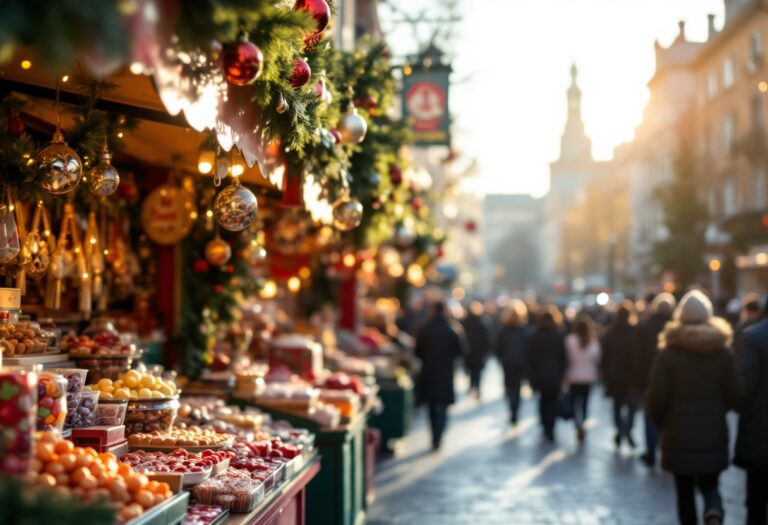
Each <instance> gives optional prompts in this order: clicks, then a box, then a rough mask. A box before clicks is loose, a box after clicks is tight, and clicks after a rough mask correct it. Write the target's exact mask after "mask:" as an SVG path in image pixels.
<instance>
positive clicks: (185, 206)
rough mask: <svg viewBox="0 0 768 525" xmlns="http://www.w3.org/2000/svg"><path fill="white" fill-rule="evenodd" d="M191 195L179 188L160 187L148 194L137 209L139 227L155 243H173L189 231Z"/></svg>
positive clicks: (190, 226) (191, 205) (193, 210)
mask: <svg viewBox="0 0 768 525" xmlns="http://www.w3.org/2000/svg"><path fill="white" fill-rule="evenodd" d="M194 215H195V205H194V202H193V196H192V195H191V194H190V193H189V192H187V191H186V190H184V189H182V188H178V187H176V186H170V185H168V184H164V185H162V186H158V187H157V188H155V189H154V190H153V191H152V193H150V194H149V195H148V196H147V198H146V200H145V201H144V204H143V205H142V207H141V225H142V227H143V228H144V232H145V233H146V234H147V237H149V238H150V240H152V242H155V243H157V244H164V245H167V244H176V243H177V242H179V241H180V240H182V239H183V238H184V237H185V236H186V235H187V234H188V233H189V230H191V229H192V223H193V222H194V218H193V217H194Z"/></svg>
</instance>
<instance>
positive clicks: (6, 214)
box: [0, 203, 21, 264]
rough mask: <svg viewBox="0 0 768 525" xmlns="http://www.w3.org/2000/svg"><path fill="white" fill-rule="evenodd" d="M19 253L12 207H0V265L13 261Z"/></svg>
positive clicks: (17, 235) (17, 234)
mask: <svg viewBox="0 0 768 525" xmlns="http://www.w3.org/2000/svg"><path fill="white" fill-rule="evenodd" d="M20 251H21V246H19V230H18V228H16V217H15V216H14V213H13V206H11V205H10V204H7V203H6V204H3V205H2V206H0V264H8V263H9V262H11V261H13V260H14V259H15V258H16V257H17V256H18V255H19V252H20Z"/></svg>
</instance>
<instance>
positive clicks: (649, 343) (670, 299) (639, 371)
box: [630, 292, 675, 467]
mask: <svg viewBox="0 0 768 525" xmlns="http://www.w3.org/2000/svg"><path fill="white" fill-rule="evenodd" d="M674 309H675V296H673V295H672V294H670V293H666V292H665V293H661V294H659V295H657V296H656V297H655V298H654V299H653V301H651V308H650V310H651V314H650V316H649V317H648V318H646V319H645V320H644V321H643V322H641V323H640V324H638V325H637V328H636V329H635V331H634V333H633V334H632V358H631V362H632V364H631V368H632V377H631V387H630V397H631V398H632V399H633V400H634V401H635V402H636V403H638V404H639V405H642V404H644V400H645V394H646V391H647V390H648V379H649V377H650V375H651V368H652V367H653V362H654V360H655V359H656V355H657V354H658V347H659V334H660V333H661V331H662V330H663V329H664V326H665V325H666V324H667V323H668V322H669V321H670V320H671V319H672V310H674ZM644 424H645V452H644V453H643V454H642V456H640V459H641V460H642V461H643V463H645V464H646V465H648V466H649V467H653V466H654V465H656V449H657V448H658V443H659V431H658V429H657V428H656V425H655V424H654V423H653V421H652V420H651V418H650V417H649V415H648V410H644Z"/></svg>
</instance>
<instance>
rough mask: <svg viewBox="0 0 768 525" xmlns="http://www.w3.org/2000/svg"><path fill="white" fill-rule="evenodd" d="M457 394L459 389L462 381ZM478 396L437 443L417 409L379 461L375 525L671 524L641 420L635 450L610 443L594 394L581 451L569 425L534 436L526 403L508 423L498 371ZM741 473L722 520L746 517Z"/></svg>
mask: <svg viewBox="0 0 768 525" xmlns="http://www.w3.org/2000/svg"><path fill="white" fill-rule="evenodd" d="M459 383H460V387H459V388H460V390H459V391H460V392H465V391H466V386H465V382H464V380H463V378H461V379H460V380H459ZM484 386H485V391H484V396H485V399H484V401H483V402H482V403H481V404H478V403H477V402H476V401H474V400H473V399H469V398H467V396H462V397H461V399H460V401H459V403H457V404H456V405H455V406H454V407H453V408H452V411H451V417H450V426H449V431H448V433H447V435H446V438H445V440H444V446H443V449H442V450H441V451H440V452H438V453H435V454H433V453H431V451H429V432H428V425H427V422H426V417H425V414H424V413H423V411H422V412H420V413H419V414H418V417H417V420H416V422H415V428H414V431H413V432H412V434H411V436H409V438H408V439H407V440H406V442H405V444H404V450H403V452H402V454H401V455H400V456H398V457H397V458H396V459H390V460H386V461H385V462H384V463H382V464H381V465H380V468H379V470H378V474H377V478H376V502H375V503H374V504H373V506H372V508H371V509H370V514H369V516H370V520H369V523H370V524H372V525H391V524H424V525H454V524H455V525H459V524H514V525H532V524H536V525H544V524H548V525H555V524H557V525H559V524H563V525H565V524H584V525H586V524H621V525H648V524H655V525H673V524H674V523H676V521H677V520H676V515H675V505H674V501H675V500H674V486H673V480H672V477H671V476H670V475H668V474H667V473H665V472H662V471H661V470H660V469H658V468H657V469H656V470H649V469H647V468H646V467H645V466H644V465H643V464H642V463H640V462H639V461H638V459H637V457H636V456H637V455H638V454H639V452H640V451H641V450H642V421H641V418H640V417H637V419H636V422H635V430H634V436H635V438H636V440H637V442H638V445H639V446H638V451H637V452H633V451H631V450H629V449H628V448H627V447H626V445H625V446H624V448H623V449H622V450H621V451H619V452H617V451H616V448H615V446H614V443H613V433H614V432H613V425H612V416H611V410H610V403H609V402H608V400H606V399H605V398H604V397H603V395H602V391H601V390H594V391H593V394H592V398H591V413H590V415H591V418H590V421H589V422H588V426H589V427H590V430H589V433H588V435H587V442H586V444H585V445H584V447H583V448H580V447H579V446H578V444H577V442H576V436H575V431H574V429H573V427H572V426H571V425H570V424H567V423H563V422H560V423H558V428H557V431H556V432H557V442H556V444H547V443H545V442H543V440H542V439H541V432H540V429H539V427H538V424H537V418H536V406H535V403H534V401H533V399H530V398H529V399H526V400H525V402H524V404H523V409H522V415H521V421H520V423H519V424H518V426H517V428H515V429H513V428H511V427H510V426H509V425H508V424H507V411H506V406H505V404H504V401H503V400H502V398H501V395H502V391H501V375H500V372H499V370H498V368H497V367H496V366H495V364H494V365H493V366H489V367H488V369H487V372H486V377H485V379H484ZM743 482H744V477H743V474H742V471H740V470H738V469H736V468H734V467H732V468H730V469H729V470H728V471H727V472H726V473H725V474H724V476H723V477H722V489H723V495H724V499H725V508H726V520H725V523H726V524H727V525H737V524H741V523H743V522H744V509H743Z"/></svg>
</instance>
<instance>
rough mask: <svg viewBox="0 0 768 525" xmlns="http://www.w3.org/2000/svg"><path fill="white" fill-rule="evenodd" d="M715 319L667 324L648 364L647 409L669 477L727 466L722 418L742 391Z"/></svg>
mask: <svg viewBox="0 0 768 525" xmlns="http://www.w3.org/2000/svg"><path fill="white" fill-rule="evenodd" d="M730 343H731V328H730V326H729V325H728V323H727V321H725V320H724V319H720V318H713V319H710V320H709V321H708V322H707V323H703V324H680V323H679V322H676V321H673V322H670V323H668V324H667V326H666V328H665V329H664V331H663V332H662V334H661V337H660V341H659V346H660V348H661V352H660V353H659V356H658V357H657V359H656V362H655V364H654V365H653V370H652V372H651V379H650V385H649V388H648V408H649V410H650V415H651V417H652V418H653V420H654V422H655V423H656V424H657V425H658V426H659V428H660V429H661V450H662V467H663V468H664V470H667V471H670V472H672V473H674V474H709V473H716V472H721V471H723V470H725V469H726V468H727V467H728V425H727V423H726V420H725V415H726V414H727V413H728V411H729V410H733V409H735V408H737V407H738V406H739V403H740V402H741V399H742V397H743V393H744V391H743V386H742V384H741V379H740V377H739V374H738V371H737V369H736V359H735V358H734V355H733V352H731V351H730V349H729V348H728V346H729V345H730Z"/></svg>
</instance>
